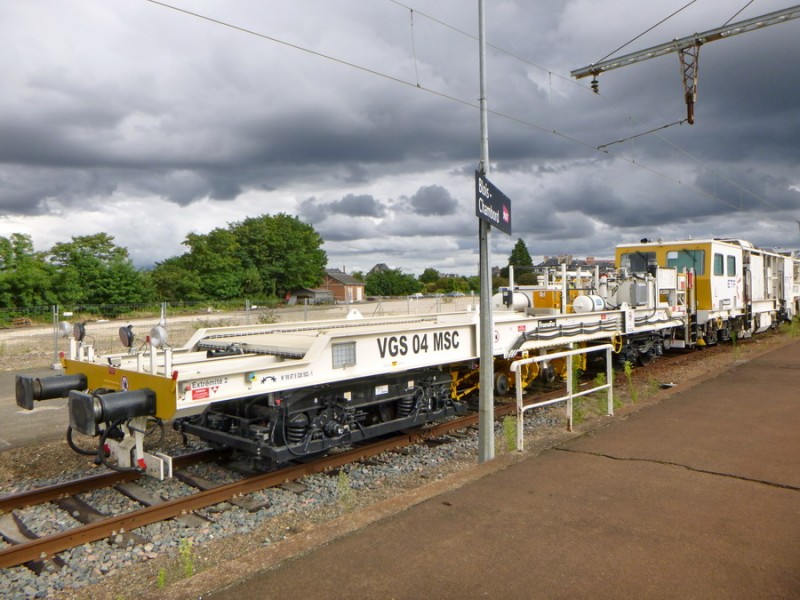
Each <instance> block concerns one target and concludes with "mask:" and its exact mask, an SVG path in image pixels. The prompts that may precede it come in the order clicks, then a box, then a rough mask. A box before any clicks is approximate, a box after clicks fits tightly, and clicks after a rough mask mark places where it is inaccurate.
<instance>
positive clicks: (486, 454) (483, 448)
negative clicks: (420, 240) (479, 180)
mask: <svg viewBox="0 0 800 600" xmlns="http://www.w3.org/2000/svg"><path fill="white" fill-rule="evenodd" d="M478 46H479V48H480V51H479V54H480V59H479V62H480V104H481V162H480V166H479V168H478V172H479V173H480V175H481V176H487V175H488V174H489V125H488V118H489V111H488V107H487V103H486V69H485V63H486V35H485V30H484V9H483V0H478ZM478 232H479V233H478V235H479V253H480V259H479V261H480V265H479V269H480V272H479V275H480V282H481V289H480V361H481V363H480V373H479V376H480V396H479V401H478V462H486V461H487V460H492V459H493V458H494V383H493V382H494V363H493V360H494V352H493V341H494V334H493V332H492V329H493V327H492V271H491V265H490V262H491V261H490V254H489V248H490V246H489V240H490V239H491V235H490V234H491V225H490V224H489V223H488V222H486V221H485V220H483V219H479V220H478Z"/></svg>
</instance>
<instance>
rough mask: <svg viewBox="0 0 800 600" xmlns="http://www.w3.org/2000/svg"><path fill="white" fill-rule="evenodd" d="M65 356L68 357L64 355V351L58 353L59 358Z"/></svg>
mask: <svg viewBox="0 0 800 600" xmlns="http://www.w3.org/2000/svg"><path fill="white" fill-rule="evenodd" d="M65 356H66V354H64V351H63V350H62V351H61V352H59V353H58V357H59V358H64V357H65Z"/></svg>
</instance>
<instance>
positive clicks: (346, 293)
mask: <svg viewBox="0 0 800 600" xmlns="http://www.w3.org/2000/svg"><path fill="white" fill-rule="evenodd" d="M321 287H322V288H323V289H326V290H330V291H331V292H332V293H333V298H334V300H336V301H337V302H363V301H364V282H363V281H359V280H358V279H356V278H355V277H353V276H352V275H348V274H347V273H345V272H344V271H342V270H340V269H328V270H327V271H325V279H324V280H323V282H322V286H321Z"/></svg>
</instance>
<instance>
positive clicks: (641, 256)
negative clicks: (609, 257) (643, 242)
mask: <svg viewBox="0 0 800 600" xmlns="http://www.w3.org/2000/svg"><path fill="white" fill-rule="evenodd" d="M656 264H658V263H657V262H656V253H655V252H626V253H625V254H623V255H622V256H620V265H619V266H620V268H623V269H628V271H630V272H631V273H645V272H647V267H648V266H652V265H656Z"/></svg>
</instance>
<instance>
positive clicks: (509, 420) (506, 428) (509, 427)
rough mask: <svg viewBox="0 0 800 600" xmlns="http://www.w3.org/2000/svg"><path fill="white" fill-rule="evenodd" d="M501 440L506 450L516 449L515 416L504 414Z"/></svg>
mask: <svg viewBox="0 0 800 600" xmlns="http://www.w3.org/2000/svg"><path fill="white" fill-rule="evenodd" d="M503 440H504V441H505V449H506V452H513V451H514V450H516V449H517V417H515V416H511V415H506V416H505V417H504V418H503Z"/></svg>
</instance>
